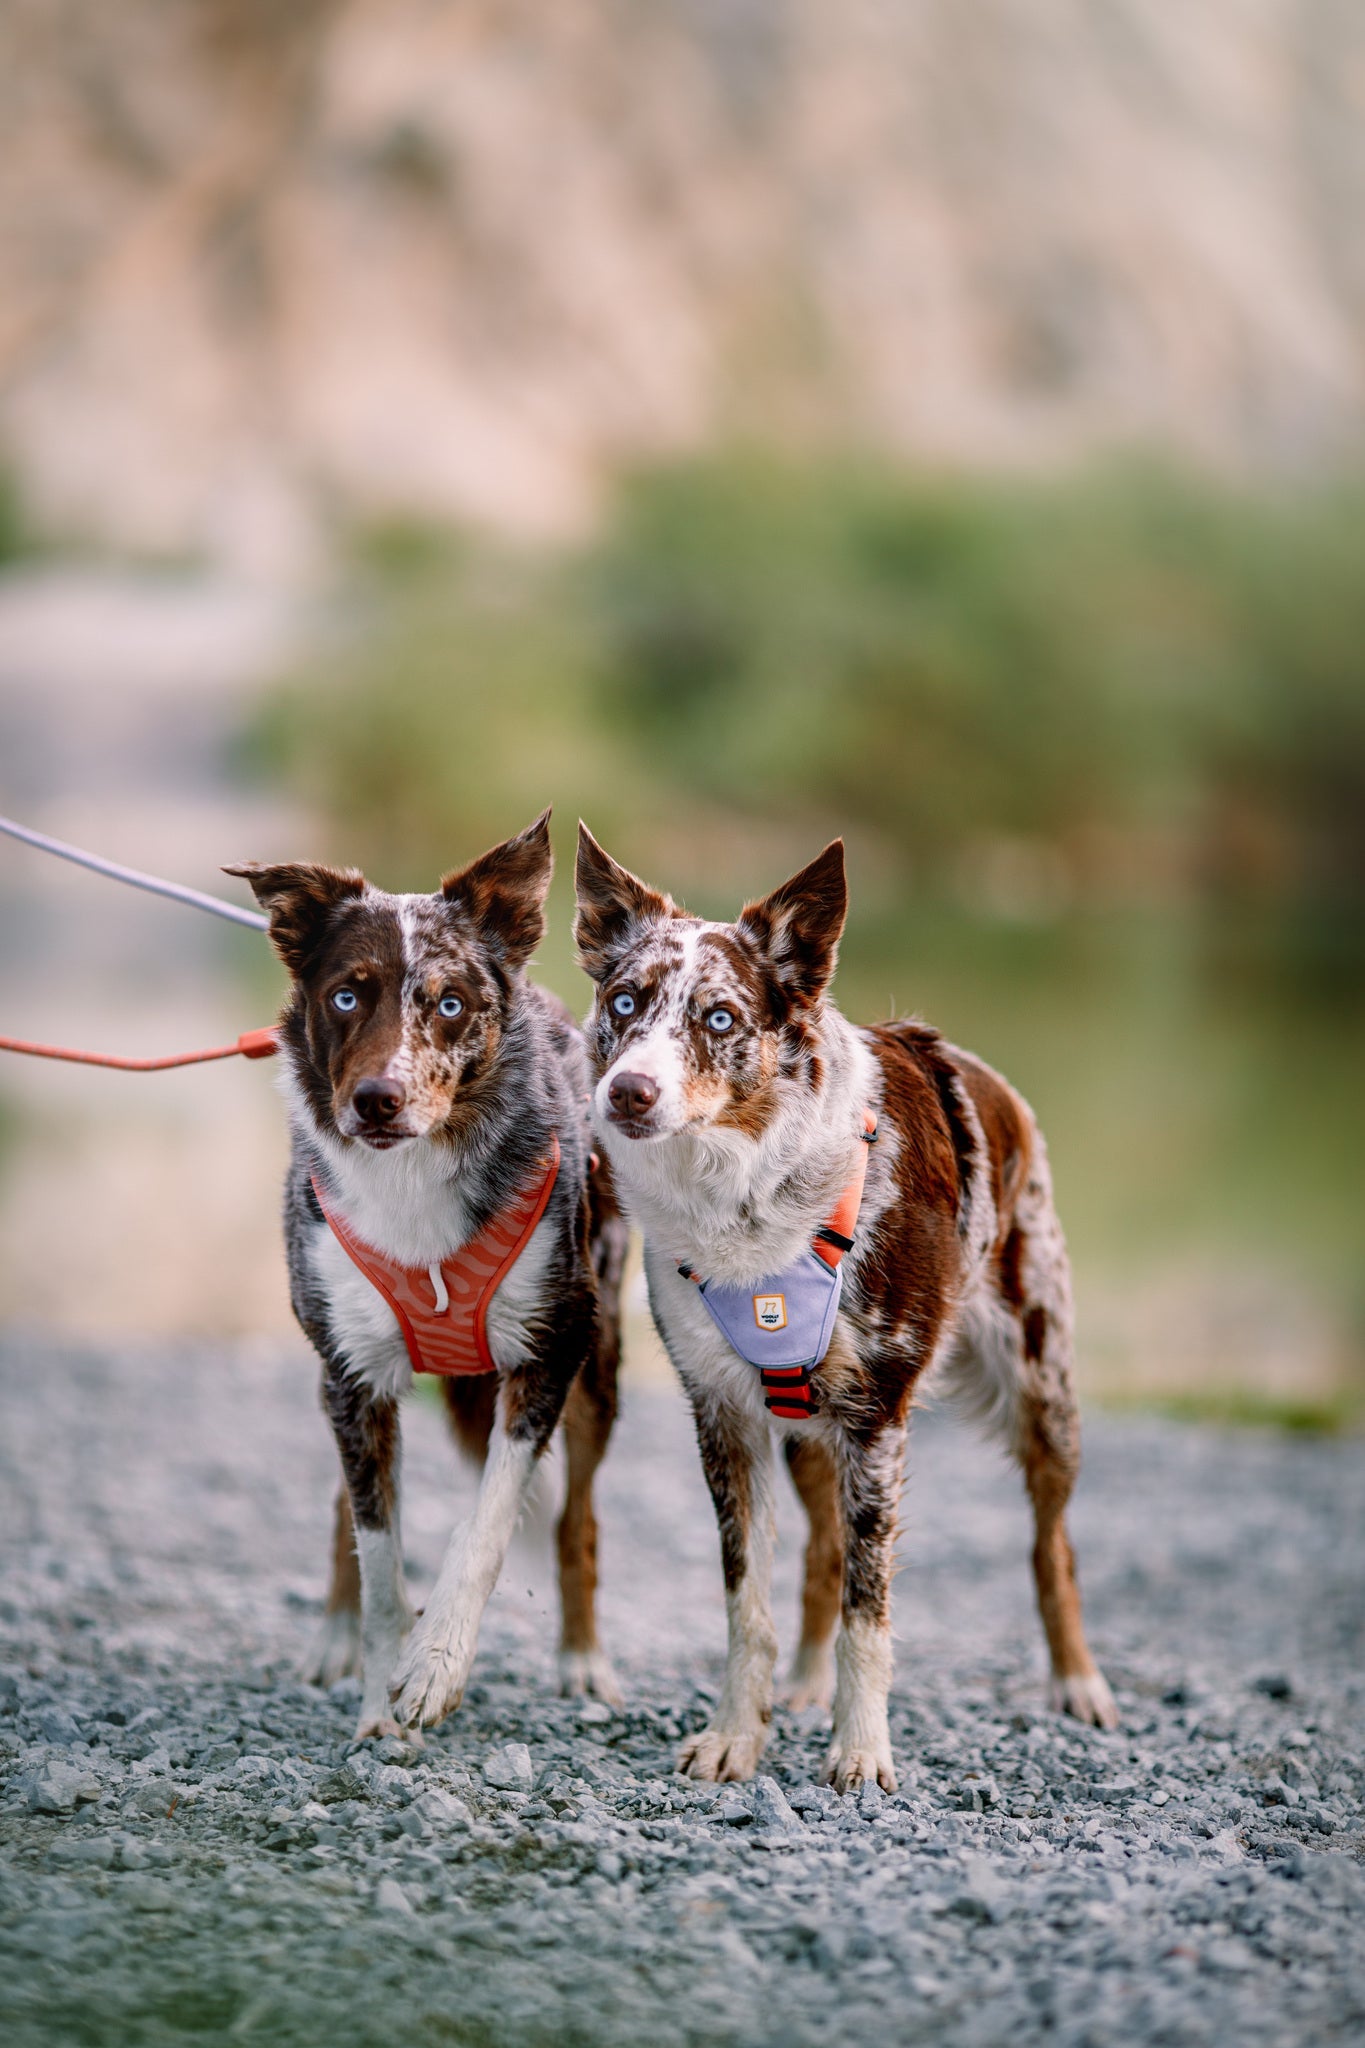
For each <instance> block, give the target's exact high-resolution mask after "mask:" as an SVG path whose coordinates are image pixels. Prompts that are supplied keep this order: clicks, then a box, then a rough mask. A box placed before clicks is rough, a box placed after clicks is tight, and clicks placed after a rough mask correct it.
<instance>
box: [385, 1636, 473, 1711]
mask: <svg viewBox="0 0 1365 2048" xmlns="http://www.w3.org/2000/svg"><path fill="white" fill-rule="evenodd" d="M469 1665H470V1658H469V1656H468V1654H467V1653H466V1651H465V1649H464V1646H463V1643H462V1642H461V1640H460V1638H459V1636H458V1635H456V1636H455V1637H454V1638H453V1639H452V1638H451V1637H450V1636H449V1635H447V1634H446V1633H445V1632H444V1631H441V1632H439V1633H438V1632H436V1631H434V1630H429V1629H428V1628H426V1627H422V1628H417V1629H414V1630H413V1633H412V1634H411V1635H410V1636H409V1637H408V1639H407V1642H406V1643H405V1644H404V1646H403V1651H402V1654H401V1656H400V1657H399V1659H398V1662H397V1663H396V1665H395V1666H394V1669H393V1674H392V1676H391V1677H390V1679H389V1698H390V1699H391V1700H392V1702H393V1711H394V1715H395V1717H396V1718H397V1719H398V1720H399V1721H402V1722H403V1723H404V1724H405V1725H406V1726H408V1727H410V1728H418V1727H423V1728H434V1727H435V1726H436V1723H437V1722H438V1721H444V1719H445V1717H446V1715H447V1714H453V1713H454V1711H455V1709H456V1707H458V1706H459V1704H460V1701H461V1700H462V1699H463V1698H464V1689H465V1685H466V1683H467V1681H468V1678H469Z"/></svg>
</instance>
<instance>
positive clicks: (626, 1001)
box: [611, 989, 635, 1017]
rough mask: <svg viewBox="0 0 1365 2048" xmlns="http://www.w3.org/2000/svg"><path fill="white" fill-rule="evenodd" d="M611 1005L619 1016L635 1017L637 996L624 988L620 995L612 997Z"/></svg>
mask: <svg viewBox="0 0 1365 2048" xmlns="http://www.w3.org/2000/svg"><path fill="white" fill-rule="evenodd" d="M611 1007H612V1009H613V1010H614V1011H615V1012H616V1014H617V1016H618V1017H633V1016H634V1015H635V998H634V996H633V995H631V994H630V993H629V991H628V990H626V989H622V990H621V993H620V995H617V996H613V997H612V999H611Z"/></svg>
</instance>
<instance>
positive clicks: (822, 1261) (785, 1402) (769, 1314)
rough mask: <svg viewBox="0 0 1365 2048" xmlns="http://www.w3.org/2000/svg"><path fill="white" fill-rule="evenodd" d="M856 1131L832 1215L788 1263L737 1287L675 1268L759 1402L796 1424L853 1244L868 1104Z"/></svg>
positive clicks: (810, 1406)
mask: <svg viewBox="0 0 1365 2048" xmlns="http://www.w3.org/2000/svg"><path fill="white" fill-rule="evenodd" d="M860 1135H861V1137H862V1141H863V1142H862V1144H860V1145H859V1147H858V1160H857V1164H856V1165H855V1167H854V1169H853V1173H852V1175H851V1176H850V1178H849V1180H848V1183H847V1185H846V1186H845V1188H844V1191H843V1193H842V1194H841V1195H840V1197H839V1199H838V1201H837V1202H836V1203H835V1205H834V1213H833V1215H832V1216H831V1217H830V1219H829V1221H828V1223H823V1224H821V1226H820V1228H819V1229H818V1230H817V1231H816V1233H815V1237H814V1240H813V1242H812V1243H811V1244H810V1245H809V1246H808V1247H807V1248H806V1250H805V1251H803V1252H802V1253H801V1254H800V1256H799V1257H798V1258H796V1259H794V1260H793V1261H792V1263H791V1265H790V1266H786V1267H784V1268H783V1270H782V1271H781V1272H780V1273H770V1274H768V1275H767V1276H766V1278H764V1279H762V1280H758V1281H755V1282H754V1283H753V1284H751V1285H748V1286H744V1287H739V1286H736V1285H734V1284H733V1283H731V1282H728V1281H726V1282H722V1281H717V1280H703V1278H702V1276H701V1274H700V1273H698V1272H697V1271H695V1269H694V1268H693V1267H692V1266H690V1265H682V1266H679V1268H678V1271H679V1272H680V1273H681V1274H682V1276H683V1279H684V1280H694V1281H695V1282H696V1284H697V1286H698V1288H699V1289H700V1292H701V1299H702V1305H703V1307H704V1308H705V1309H706V1312H707V1314H708V1315H709V1316H710V1318H711V1320H712V1322H713V1323H714V1324H715V1325H716V1328H717V1329H718V1330H719V1331H720V1333H721V1335H722V1336H723V1337H724V1338H725V1340H726V1342H727V1343H728V1344H730V1345H731V1346H732V1347H733V1348H734V1350H736V1351H737V1352H738V1353H739V1355H740V1357H741V1358H744V1359H747V1360H748V1362H749V1364H750V1365H756V1366H757V1367H758V1369H759V1377H760V1379H761V1380H762V1383H763V1401H764V1405H765V1406H766V1408H767V1409H768V1412H769V1413H770V1414H772V1415H777V1416H780V1417H781V1418H782V1420H783V1421H784V1422H804V1421H805V1420H806V1419H807V1418H808V1417H809V1416H811V1415H813V1414H814V1412H815V1408H814V1403H813V1401H812V1398H811V1379H812V1377H813V1375H814V1373H815V1369H816V1367H817V1366H818V1365H819V1364H820V1361H821V1360H822V1359H823V1357H824V1355H825V1353H826V1352H827V1351H828V1350H829V1346H830V1339H831V1338H832V1337H833V1335H834V1319H835V1317H836V1316H837V1315H838V1313H839V1301H840V1298H841V1296H842V1294H843V1281H844V1276H843V1272H842V1270H841V1268H842V1264H843V1258H844V1254H845V1253H846V1252H851V1251H852V1249H853V1233H854V1231H855V1230H856V1229H857V1227H858V1212H859V1210H860V1209H861V1208H862V1205H863V1182H864V1180H865V1179H866V1177H867V1151H866V1149H865V1148H866V1147H867V1146H868V1145H873V1144H875V1143H876V1141H877V1119H876V1117H875V1116H874V1115H873V1113H872V1111H871V1110H870V1109H865V1110H864V1111H863V1128H862V1132H861V1134H860Z"/></svg>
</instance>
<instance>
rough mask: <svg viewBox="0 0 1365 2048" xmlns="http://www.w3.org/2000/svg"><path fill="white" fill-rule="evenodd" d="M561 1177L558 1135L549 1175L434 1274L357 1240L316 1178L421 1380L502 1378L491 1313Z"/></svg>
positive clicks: (341, 1237) (335, 1230)
mask: <svg viewBox="0 0 1365 2048" xmlns="http://www.w3.org/2000/svg"><path fill="white" fill-rule="evenodd" d="M558 1177H559V1139H558V1137H557V1136H556V1135H554V1134H553V1133H552V1134H551V1137H550V1150H549V1153H548V1155H547V1157H546V1159H545V1162H544V1170H543V1172H542V1173H541V1174H540V1177H539V1178H538V1179H537V1180H534V1181H532V1182H531V1184H530V1186H529V1187H526V1188H523V1189H522V1191H521V1193H520V1194H519V1195H514V1196H513V1198H512V1200H511V1201H510V1202H509V1203H508V1204H507V1207H506V1208H505V1209H500V1210H499V1211H498V1213H497V1215H496V1216H494V1217H492V1218H490V1220H489V1221H488V1222H487V1223H485V1224H484V1226H483V1229H482V1230H478V1231H476V1232H475V1233H474V1235H473V1237H471V1238H470V1240H469V1242H468V1244H462V1245H461V1246H460V1247H459V1249H458V1250H457V1251H453V1252H452V1253H451V1254H450V1256H449V1258H446V1259H442V1260H441V1261H440V1263H439V1264H433V1265H431V1266H400V1265H399V1263H398V1261H397V1259H391V1258H388V1257H387V1256H386V1255H385V1253H383V1252H379V1251H376V1250H375V1248H374V1246H373V1245H369V1244H365V1243H363V1242H362V1240H361V1239H360V1238H358V1237H356V1236H355V1235H354V1233H353V1232H352V1231H351V1229H350V1228H349V1226H348V1225H347V1224H346V1223H345V1222H344V1221H343V1220H342V1218H341V1217H340V1216H339V1215H338V1213H337V1211H336V1210H335V1209H334V1208H332V1206H331V1204H330V1203H329V1202H328V1200H327V1197H326V1195H325V1194H324V1193H323V1191H322V1188H321V1186H320V1185H319V1182H318V1177H317V1175H316V1174H314V1175H313V1193H314V1194H315V1195H316V1196H317V1198H318V1206H319V1208H320V1209H321V1210H322V1213H323V1215H324V1216H325V1217H326V1218H327V1221H328V1223H329V1224H330V1226H331V1231H332V1235H333V1237H334V1238H335V1239H336V1241H337V1243H338V1244H339V1245H340V1246H341V1248H342V1250H343V1251H344V1252H345V1253H346V1255H347V1257H348V1258H349V1259H351V1260H352V1261H353V1263H354V1264H355V1265H357V1266H358V1267H359V1268H360V1270H361V1272H362V1273H363V1274H364V1275H365V1278H366V1279H367V1280H368V1281H369V1283H370V1285H371V1286H372V1287H374V1288H376V1289H377V1290H378V1292H379V1293H380V1294H382V1295H383V1297H384V1299H385V1301H386V1302H387V1303H388V1305H389V1307H390V1308H391V1309H392V1310H393V1313H394V1315H395V1316H396V1318H397V1320H398V1327H399V1329H400V1330H401V1331H402V1332H403V1342H404V1343H405V1344H406V1345H407V1347H408V1357H409V1358H410V1359H411V1360H412V1369H413V1371H414V1372H432V1373H439V1374H441V1375H443V1376H445V1377H449V1376H451V1375H454V1374H457V1373H476V1372H496V1371H497V1369H498V1368H497V1360H496V1359H495V1358H494V1357H493V1354H492V1352H491V1351H490V1350H489V1348H488V1333H487V1329H486V1324H487V1321H488V1308H489V1304H490V1302H491V1301H492V1299H493V1296H494V1294H495V1293H496V1292H497V1290H498V1287H499V1286H500V1284H501V1283H502V1281H503V1280H504V1279H505V1278H506V1277H507V1274H508V1273H509V1272H510V1271H511V1269H512V1267H513V1266H514V1265H515V1264H516V1262H517V1260H518V1259H519V1258H520V1256H521V1254H522V1252H523V1251H524V1250H525V1249H526V1246H527V1244H528V1243H529V1242H530V1238H531V1233H532V1231H533V1230H534V1229H535V1227H536V1225H537V1223H539V1221H540V1219H541V1217H542V1216H543V1215H544V1214H545V1207H546V1204H547V1203H548V1201H549V1199H550V1196H551V1195H552V1194H553V1193H554V1185H555V1182H556V1180H557V1179H558Z"/></svg>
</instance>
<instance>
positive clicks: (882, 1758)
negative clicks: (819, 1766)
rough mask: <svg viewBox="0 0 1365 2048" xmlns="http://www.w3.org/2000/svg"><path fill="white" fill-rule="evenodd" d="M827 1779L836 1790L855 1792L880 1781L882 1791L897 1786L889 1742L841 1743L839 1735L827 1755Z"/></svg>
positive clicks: (828, 1783)
mask: <svg viewBox="0 0 1365 2048" xmlns="http://www.w3.org/2000/svg"><path fill="white" fill-rule="evenodd" d="M824 1781H825V1783H826V1784H827V1785H832V1786H833V1787H834V1789H835V1791H836V1792H856V1791H857V1789H858V1787H859V1786H860V1785H865V1784H877V1785H880V1786H881V1788H882V1790H883V1792H894V1791H895V1789H896V1767H895V1765H894V1764H893V1763H892V1761H891V1747H890V1744H889V1743H887V1744H882V1743H878V1744H877V1745H876V1746H875V1747H873V1746H872V1745H871V1744H868V1743H857V1742H849V1743H843V1742H840V1741H839V1739H838V1737H837V1736H836V1738H835V1740H834V1741H833V1742H832V1743H831V1744H830V1746H829V1755H828V1756H827V1757H826V1758H825V1772H824Z"/></svg>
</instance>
